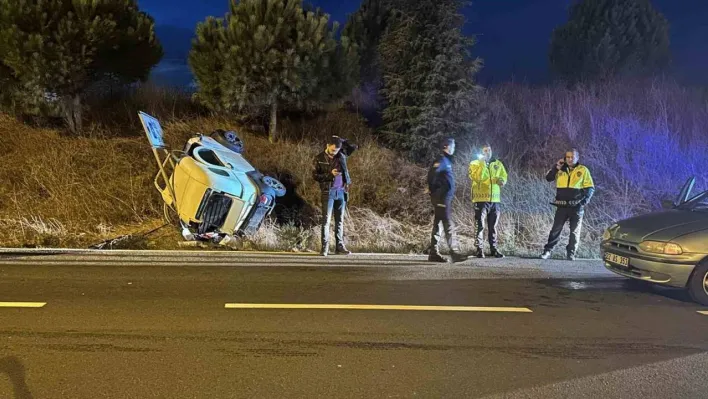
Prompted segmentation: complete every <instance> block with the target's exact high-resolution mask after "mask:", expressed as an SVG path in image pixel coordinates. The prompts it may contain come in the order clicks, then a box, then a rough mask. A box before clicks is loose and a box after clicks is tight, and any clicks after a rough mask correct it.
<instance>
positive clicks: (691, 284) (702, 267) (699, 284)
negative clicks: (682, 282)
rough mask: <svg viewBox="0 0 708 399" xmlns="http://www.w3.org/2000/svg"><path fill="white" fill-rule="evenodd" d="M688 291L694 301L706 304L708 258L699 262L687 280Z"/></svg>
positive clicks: (707, 294)
mask: <svg viewBox="0 0 708 399" xmlns="http://www.w3.org/2000/svg"><path fill="white" fill-rule="evenodd" d="M688 293H689V294H690V295H691V298H693V300H694V301H696V302H698V303H700V304H701V305H705V306H708V260H704V261H703V262H701V263H699V264H698V266H696V268H695V269H694V270H693V274H691V279H690V280H688Z"/></svg>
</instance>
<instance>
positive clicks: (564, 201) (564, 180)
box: [546, 164, 595, 206]
mask: <svg viewBox="0 0 708 399" xmlns="http://www.w3.org/2000/svg"><path fill="white" fill-rule="evenodd" d="M546 180H548V181H554V180H555V182H556V201H555V203H556V204H557V205H559V206H577V205H580V206H583V205H585V204H587V203H588V202H589V201H590V198H592V196H593V193H594V192H595V183H594V182H593V180H592V176H591V175H590V170H589V169H588V168H587V167H585V166H584V165H581V164H577V165H576V166H575V167H574V168H570V167H568V166H564V167H563V168H561V169H560V170H558V169H556V168H555V167H553V168H551V170H550V171H549V172H548V174H547V175H546Z"/></svg>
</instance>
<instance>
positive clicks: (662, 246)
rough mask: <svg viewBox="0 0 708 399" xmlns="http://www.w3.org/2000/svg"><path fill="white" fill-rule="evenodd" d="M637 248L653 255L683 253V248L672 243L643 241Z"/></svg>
mask: <svg viewBox="0 0 708 399" xmlns="http://www.w3.org/2000/svg"><path fill="white" fill-rule="evenodd" d="M639 248H641V249H642V251H644V252H649V253H653V254H665V255H681V254H682V253H683V248H681V246H680V245H678V244H675V243H673V242H661V241H643V242H642V243H641V244H639Z"/></svg>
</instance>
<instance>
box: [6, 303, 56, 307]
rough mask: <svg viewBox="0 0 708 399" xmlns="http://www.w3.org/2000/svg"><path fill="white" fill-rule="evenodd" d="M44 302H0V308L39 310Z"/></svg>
mask: <svg viewBox="0 0 708 399" xmlns="http://www.w3.org/2000/svg"><path fill="white" fill-rule="evenodd" d="M46 304H47V303H46V302H0V308H41V307H44V305H46Z"/></svg>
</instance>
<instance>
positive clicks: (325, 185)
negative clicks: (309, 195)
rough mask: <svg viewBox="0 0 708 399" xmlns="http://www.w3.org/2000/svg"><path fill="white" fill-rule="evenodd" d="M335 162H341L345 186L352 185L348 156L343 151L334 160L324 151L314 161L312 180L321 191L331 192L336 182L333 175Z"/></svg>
mask: <svg viewBox="0 0 708 399" xmlns="http://www.w3.org/2000/svg"><path fill="white" fill-rule="evenodd" d="M335 160H337V161H339V165H340V166H341V168H342V179H343V181H344V184H351V183H352V178H351V176H350V175H349V168H348V167H347V156H346V155H344V153H342V152H341V151H340V152H339V153H337V155H335V156H334V159H330V158H329V156H328V155H327V153H325V152H324V151H322V152H321V153H319V154H317V155H316V156H315V158H314V159H313V171H312V178H313V179H314V180H315V181H316V182H317V183H319V185H320V189H321V190H322V191H325V192H326V191H329V189H330V188H331V187H332V183H333V182H334V175H332V169H334V167H333V165H334V162H335Z"/></svg>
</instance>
